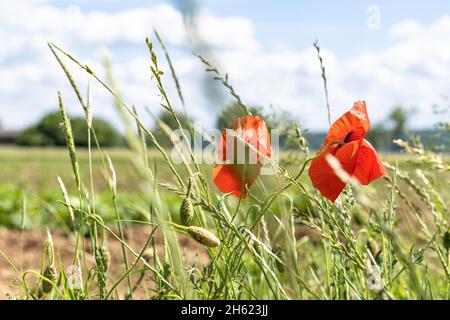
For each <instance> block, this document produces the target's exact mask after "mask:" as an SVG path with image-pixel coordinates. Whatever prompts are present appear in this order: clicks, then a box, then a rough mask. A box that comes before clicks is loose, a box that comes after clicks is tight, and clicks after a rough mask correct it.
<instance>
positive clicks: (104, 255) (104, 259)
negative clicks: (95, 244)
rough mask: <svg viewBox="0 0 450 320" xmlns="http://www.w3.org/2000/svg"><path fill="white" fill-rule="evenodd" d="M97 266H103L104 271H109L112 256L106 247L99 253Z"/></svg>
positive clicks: (99, 250) (100, 249)
mask: <svg viewBox="0 0 450 320" xmlns="http://www.w3.org/2000/svg"><path fill="white" fill-rule="evenodd" d="M96 260H97V264H98V265H100V264H101V266H102V268H103V270H104V271H107V270H108V269H109V264H110V262H111V255H110V254H109V251H108V249H107V248H106V247H104V246H103V247H101V248H99V249H98V251H97V259H96Z"/></svg>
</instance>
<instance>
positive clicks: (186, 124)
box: [153, 112, 192, 147]
mask: <svg viewBox="0 0 450 320" xmlns="http://www.w3.org/2000/svg"><path fill="white" fill-rule="evenodd" d="M177 117H178V119H179V121H180V124H181V126H182V127H183V129H185V130H189V128H190V126H191V124H192V120H191V119H190V118H189V117H188V116H186V115H184V114H182V113H177ZM158 120H159V121H161V122H163V123H165V124H166V125H167V126H168V127H169V128H170V129H172V130H176V129H179V126H178V123H177V121H176V120H175V118H174V117H173V116H172V114H170V113H168V112H161V113H160V114H159V116H158ZM153 135H154V136H155V138H156V140H157V141H158V143H159V144H160V145H161V146H163V147H171V146H173V143H172V141H171V140H170V137H169V136H168V135H167V133H166V132H165V131H164V130H163V129H162V128H161V127H160V126H158V124H155V129H154V130H153Z"/></svg>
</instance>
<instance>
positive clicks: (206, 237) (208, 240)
mask: <svg viewBox="0 0 450 320" xmlns="http://www.w3.org/2000/svg"><path fill="white" fill-rule="evenodd" d="M187 231H188V233H189V235H190V236H191V237H192V238H194V239H195V240H196V241H197V242H199V243H201V244H203V245H205V246H207V247H217V246H218V245H220V240H219V238H217V237H216V236H215V235H214V233H212V232H211V231H209V230H206V229H205V228H202V227H197V226H191V227H189V228H188V229H187Z"/></svg>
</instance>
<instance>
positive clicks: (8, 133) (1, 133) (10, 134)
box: [0, 130, 21, 138]
mask: <svg viewBox="0 0 450 320" xmlns="http://www.w3.org/2000/svg"><path fill="white" fill-rule="evenodd" d="M20 133H21V132H20V131H13V130H0V138H16V137H18V136H19V134H20Z"/></svg>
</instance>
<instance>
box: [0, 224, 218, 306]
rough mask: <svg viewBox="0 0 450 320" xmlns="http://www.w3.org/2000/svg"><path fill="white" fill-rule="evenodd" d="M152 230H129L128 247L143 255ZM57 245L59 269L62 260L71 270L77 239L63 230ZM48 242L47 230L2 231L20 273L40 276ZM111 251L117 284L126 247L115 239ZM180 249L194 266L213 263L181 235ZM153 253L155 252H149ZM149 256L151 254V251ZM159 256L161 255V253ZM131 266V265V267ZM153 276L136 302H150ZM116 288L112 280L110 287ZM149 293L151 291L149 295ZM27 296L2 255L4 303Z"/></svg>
mask: <svg viewBox="0 0 450 320" xmlns="http://www.w3.org/2000/svg"><path fill="white" fill-rule="evenodd" d="M149 232H150V230H149V228H144V227H134V228H129V229H127V230H126V231H125V237H126V242H127V244H129V245H130V247H131V248H132V249H133V250H134V251H135V252H138V253H139V252H140V251H141V250H142V246H143V244H144V242H145V240H146V238H147V237H148V235H149ZM51 234H52V238H53V243H54V246H55V255H56V256H55V264H56V266H57V267H58V268H59V267H60V265H59V261H58V260H59V258H58V255H59V257H60V259H61V265H62V267H63V268H67V267H69V266H70V265H71V264H72V258H73V248H74V246H75V245H74V244H75V239H72V238H69V237H67V236H66V235H65V233H64V232H63V231H62V230H54V231H52V233H51ZM46 239H47V233H46V231H45V230H27V231H24V232H23V233H22V232H21V231H18V230H8V229H4V228H3V229H0V250H1V251H3V253H4V254H5V255H6V256H7V257H8V258H9V259H10V260H11V262H12V263H14V265H15V266H16V268H17V269H18V270H30V269H32V270H34V271H37V272H39V270H40V263H41V255H42V250H43V246H44V242H45V240H46ZM107 240H108V241H107V247H108V249H109V251H110V254H111V264H110V271H109V272H110V275H111V279H113V281H117V280H118V278H119V276H121V275H122V274H123V271H124V268H123V256H122V247H121V245H120V242H119V241H118V240H116V239H114V238H112V237H109V238H108V239H107ZM178 240H179V244H180V248H181V250H182V252H183V253H184V255H185V257H186V259H187V261H188V262H191V263H193V262H194V260H195V257H196V256H197V255H198V265H199V267H200V265H202V264H207V263H208V262H209V257H208V254H207V251H206V249H205V248H204V247H203V246H202V245H200V244H198V243H197V242H195V241H194V240H192V239H191V238H189V237H186V236H183V235H179V236H178ZM156 248H157V251H162V250H159V248H162V244H161V240H160V239H156ZM86 250H87V252H88V253H89V254H88V255H87V260H88V263H89V264H90V266H93V265H94V263H93V256H92V254H91V253H90V252H91V250H90V248H86ZM147 250H151V249H147ZM147 252H148V251H147ZM159 256H161V255H160V253H159ZM128 260H129V262H133V261H134V260H135V257H134V256H133V255H132V254H131V253H130V254H129V255H128ZM130 264H131V263H130ZM142 267H143V264H142V263H139V264H138V265H137V267H136V269H140V268H142ZM151 274H152V273H151V272H147V274H146V276H145V277H144V278H143V279H142V281H141V282H140V285H139V286H137V288H136V291H135V292H134V294H133V298H134V299H144V298H148V297H147V295H146V293H145V292H146V291H147V289H149V288H152V284H151V282H152V281H151V278H150V277H151ZM138 279H139V275H134V276H133V277H132V280H133V282H134V283H135V282H136V281H138ZM35 281H36V278H34V277H33V275H31V274H30V275H28V276H27V282H28V283H29V285H30V286H33V285H34V284H35ZM111 286H112V282H111V280H110V282H109V286H108V287H111ZM118 288H119V290H118V292H119V294H121V295H122V298H123V295H124V293H125V288H126V281H123V282H122V283H121V285H120V286H119V287H118ZM147 292H148V291H147ZM96 294H97V290H96V289H93V295H94V296H92V297H91V298H94V299H95V298H97V296H95V295H96ZM21 296H23V290H22V289H21V285H20V280H19V275H18V274H17V272H15V270H14V268H13V267H12V266H11V265H10V264H9V263H8V262H7V261H6V259H5V258H4V257H3V256H2V255H0V299H2V300H3V299H17V298H20V297H21Z"/></svg>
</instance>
